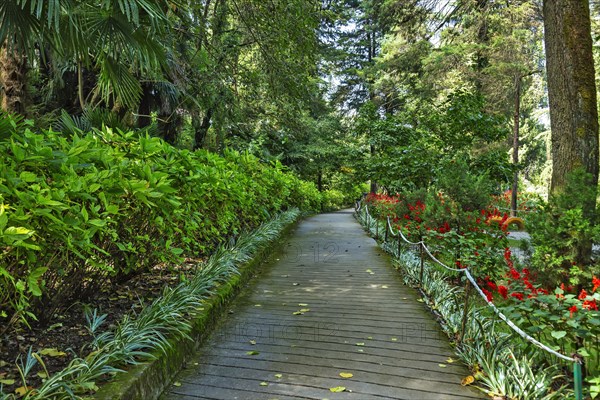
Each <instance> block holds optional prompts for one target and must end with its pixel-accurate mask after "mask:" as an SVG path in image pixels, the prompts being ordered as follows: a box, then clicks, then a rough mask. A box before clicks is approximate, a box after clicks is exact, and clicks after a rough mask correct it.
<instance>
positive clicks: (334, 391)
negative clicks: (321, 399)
mask: <svg viewBox="0 0 600 400" xmlns="http://www.w3.org/2000/svg"><path fill="white" fill-rule="evenodd" d="M345 390H346V388H345V387H343V386H336V387H332V388H329V391H330V392H333V393H340V392H344V391H345Z"/></svg>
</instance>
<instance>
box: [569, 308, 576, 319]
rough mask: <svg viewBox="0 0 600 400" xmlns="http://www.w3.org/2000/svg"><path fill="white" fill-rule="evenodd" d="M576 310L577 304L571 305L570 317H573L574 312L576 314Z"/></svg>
mask: <svg viewBox="0 0 600 400" xmlns="http://www.w3.org/2000/svg"><path fill="white" fill-rule="evenodd" d="M576 312H577V305H573V306H571V308H569V318H573V314H575V313H576Z"/></svg>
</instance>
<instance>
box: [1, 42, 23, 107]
mask: <svg viewBox="0 0 600 400" xmlns="http://www.w3.org/2000/svg"><path fill="white" fill-rule="evenodd" d="M26 74H27V58H26V57H25V55H23V54H21V53H19V52H18V51H16V50H15V49H14V48H13V49H9V48H7V47H6V46H3V47H2V48H1V49H0V87H2V101H1V103H0V108H1V109H2V110H3V111H6V112H10V113H16V114H22V115H25V97H26V90H25V84H26Z"/></svg>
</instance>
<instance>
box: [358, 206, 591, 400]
mask: <svg viewBox="0 0 600 400" xmlns="http://www.w3.org/2000/svg"><path fill="white" fill-rule="evenodd" d="M360 203H362V202H357V207H356V212H357V215H358V216H359V217H360V214H361V213H363V214H364V218H363V222H364V223H365V225H366V226H367V227H368V229H369V230H370V223H371V222H372V221H375V225H376V230H375V236H376V238H377V239H379V221H378V220H377V219H376V218H373V217H372V216H371V215H370V213H369V208H368V205H367V204H365V205H362V204H360ZM385 225H386V226H385V241H386V242H387V239H388V232H389V234H391V236H392V237H394V238H398V251H400V246H401V243H402V242H401V240H402V241H404V242H405V243H407V244H409V245H413V246H419V248H420V253H421V264H420V266H421V273H420V285H421V286H422V283H423V264H424V256H423V255H424V254H425V253H426V254H427V256H428V257H429V258H430V259H431V260H432V261H434V262H435V263H436V264H438V265H440V266H441V267H443V268H445V269H446V270H448V271H453V272H459V273H463V274H465V277H466V278H467V280H468V282H469V284H470V285H472V286H473V287H474V288H475V291H476V292H477V293H478V294H479V295H480V296H481V298H483V300H484V301H485V303H486V304H487V305H488V306H489V307H490V308H491V309H492V310H493V311H494V313H495V314H496V315H497V316H498V317H499V318H500V319H501V320H502V321H504V322H505V323H506V324H507V325H508V327H509V328H510V329H512V330H513V331H514V332H515V333H517V334H518V335H519V336H521V337H522V338H523V339H525V340H526V341H528V342H530V343H531V344H533V345H534V346H536V347H537V348H539V349H541V350H543V351H546V352H548V353H550V354H552V355H554V356H556V357H558V358H560V359H562V360H565V361H569V362H572V363H574V368H573V374H574V380H575V395H576V396H575V398H576V400H581V399H583V390H582V387H583V384H582V374H581V363H582V362H581V359H580V358H579V357H569V356H566V355H564V354H562V353H559V352H558V351H556V350H554V349H552V348H550V347H549V346H547V345H545V344H543V343H541V342H540V341H538V340H537V339H535V338H533V337H532V336H530V335H528V334H527V333H526V332H525V331H523V330H522V329H521V328H519V326H518V325H517V324H515V323H514V322H513V321H512V320H511V319H510V318H508V317H507V316H506V315H505V314H503V313H502V311H500V310H499V309H498V307H496V305H495V304H494V303H493V302H492V301H490V300H488V297H487V296H486V294H485V293H484V292H483V290H482V289H481V287H480V286H479V284H478V283H477V281H476V279H475V278H474V277H473V275H472V274H471V272H470V271H469V269H468V268H467V267H465V268H452V267H449V266H447V265H446V264H444V263H443V262H442V261H440V260H439V259H437V258H436V257H435V256H434V255H433V254H432V252H431V251H430V250H429V248H428V247H427V245H426V244H425V242H424V241H423V240H420V241H418V242H412V241H410V240H408V238H406V236H404V234H403V233H402V230H401V229H398V230H397V231H396V233H394V229H393V227H392V224H391V221H390V218H389V217H387V220H386V224H385ZM468 295H469V290H466V292H465V310H464V313H465V314H464V318H463V329H462V335H461V336H464V333H465V322H466V318H467V312H468V308H469V307H468Z"/></svg>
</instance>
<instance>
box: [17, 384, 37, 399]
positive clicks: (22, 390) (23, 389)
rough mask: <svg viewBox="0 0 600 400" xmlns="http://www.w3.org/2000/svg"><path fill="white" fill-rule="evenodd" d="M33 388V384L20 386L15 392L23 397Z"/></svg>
mask: <svg viewBox="0 0 600 400" xmlns="http://www.w3.org/2000/svg"><path fill="white" fill-rule="evenodd" d="M31 389H33V386H21V387H19V388H16V389H15V394H16V395H17V396H19V397H23V396H25V395H26V394H27V392H29V391H30V390H31Z"/></svg>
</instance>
